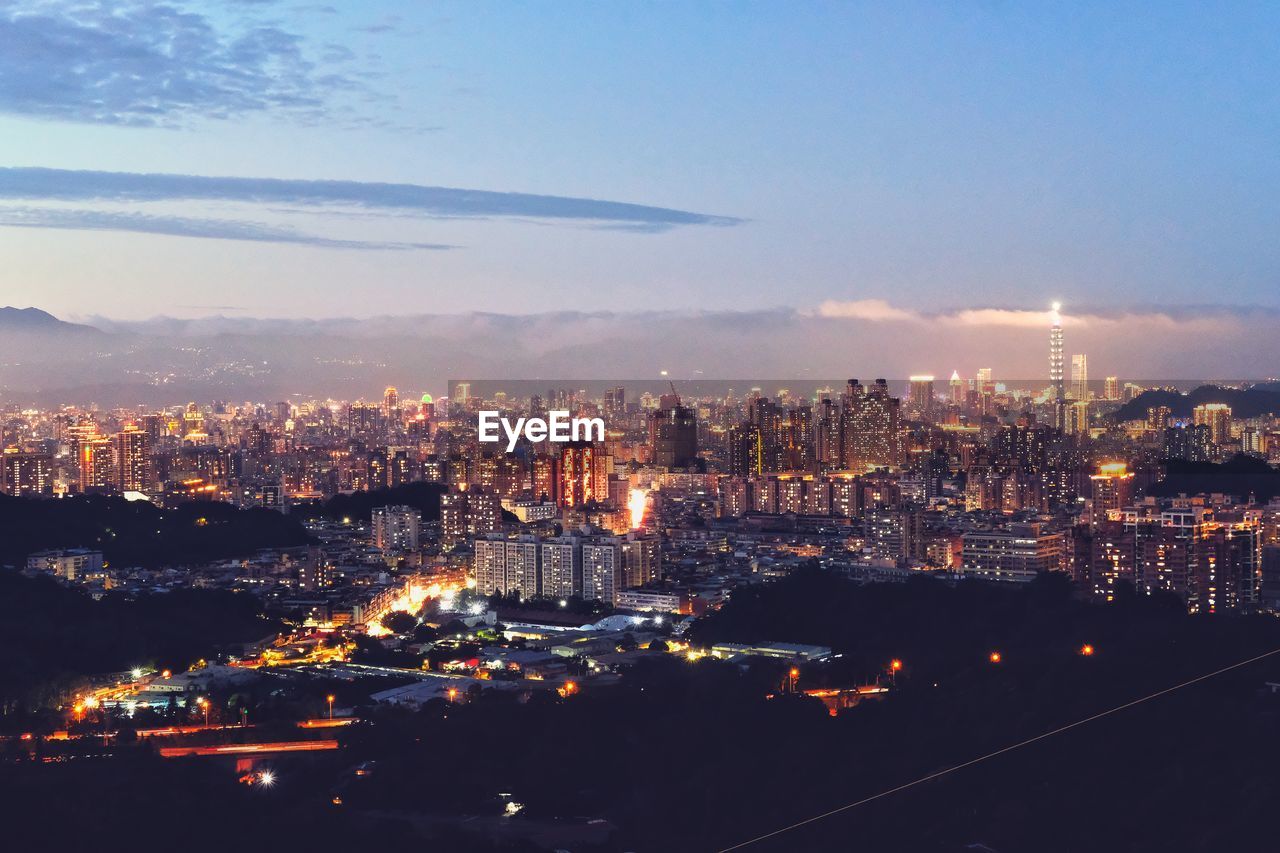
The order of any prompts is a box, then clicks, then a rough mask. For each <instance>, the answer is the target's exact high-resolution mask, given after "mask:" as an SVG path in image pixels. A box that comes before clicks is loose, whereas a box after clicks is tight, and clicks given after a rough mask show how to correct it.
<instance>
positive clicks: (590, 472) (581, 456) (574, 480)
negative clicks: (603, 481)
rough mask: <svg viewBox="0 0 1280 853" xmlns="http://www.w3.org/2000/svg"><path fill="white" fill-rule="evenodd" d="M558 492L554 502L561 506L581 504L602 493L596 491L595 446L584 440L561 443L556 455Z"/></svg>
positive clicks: (596, 497)
mask: <svg viewBox="0 0 1280 853" xmlns="http://www.w3.org/2000/svg"><path fill="white" fill-rule="evenodd" d="M557 459H558V465H557V468H558V470H559V482H558V483H557V485H558V486H559V494H558V495H557V496H556V503H558V504H559V505H560V506H562V507H574V506H582V505H583V504H585V503H588V502H590V501H594V500H600V499H602V498H603V496H602V495H599V494H597V491H596V447H595V445H594V444H591V443H590V442H586V441H570V442H566V443H565V444H562V445H561V446H560V449H559V453H558V455H557Z"/></svg>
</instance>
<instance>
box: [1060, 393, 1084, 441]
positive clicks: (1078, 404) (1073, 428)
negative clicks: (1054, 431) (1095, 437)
mask: <svg viewBox="0 0 1280 853" xmlns="http://www.w3.org/2000/svg"><path fill="white" fill-rule="evenodd" d="M1065 411H1066V423H1065V425H1064V429H1063V432H1065V433H1067V435H1087V434H1088V432H1089V401H1088V400H1074V401H1072V402H1071V403H1070V404H1069V405H1068V406H1066V409H1065Z"/></svg>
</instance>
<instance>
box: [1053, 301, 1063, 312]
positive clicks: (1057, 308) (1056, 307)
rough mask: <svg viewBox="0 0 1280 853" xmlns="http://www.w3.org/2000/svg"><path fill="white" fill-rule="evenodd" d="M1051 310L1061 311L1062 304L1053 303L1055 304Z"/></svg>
mask: <svg viewBox="0 0 1280 853" xmlns="http://www.w3.org/2000/svg"><path fill="white" fill-rule="evenodd" d="M1053 310H1054V311H1061V310H1062V303H1061V302H1055V303H1053Z"/></svg>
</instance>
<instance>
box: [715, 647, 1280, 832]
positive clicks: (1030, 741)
mask: <svg viewBox="0 0 1280 853" xmlns="http://www.w3.org/2000/svg"><path fill="white" fill-rule="evenodd" d="M1275 654H1280V649H1272V650H1271V651H1269V652H1263V653H1262V654H1260V655H1256V656H1254V657H1251V658H1249V659H1248V660H1242V661H1239V662H1238V663H1233V664H1231V665H1230V666H1224V667H1223V668H1222V669H1216V670H1214V671H1213V672H1208V673H1205V674H1204V675H1198V676H1196V677H1195V678H1192V679H1190V680H1188V681H1184V682H1182V683H1181V684H1175V685H1173V686H1172V687H1166V688H1164V689H1163V690H1157V691H1156V692H1155V693H1150V694H1148V695H1146V696H1143V697H1141V698H1139V699H1134V700H1133V701H1131V702H1125V703H1124V704H1123V705H1117V706H1115V707H1114V708H1108V709H1107V710H1105V711H1100V712H1098V713H1097V714H1094V715H1092V716H1089V717H1085V718H1084V719H1082V720H1076V721H1075V722H1074V723H1067V724H1066V725H1064V726H1058V728H1056V729H1051V730H1050V731H1047V732H1041V733H1040V734H1038V735H1035V736H1034V737H1029V738H1027V739H1026V740H1023V741H1019V742H1018V743H1014V744H1010V745H1009V746H1005V747H1001V748H1000V749H997V750H995V751H994V752H988V753H987V754H986V755H980V756H978V757H977V758H971V759H969V760H968V761H966V762H964V763H963V764H957V765H955V766H953V767H948V768H946V769H945V770H939V771H938V772H936V773H930V774H929V775H928V776H921V777H920V778H919V779H913V780H912V781H910V782H905V783H903V784H901V785H898V786H897V787H896V788H890V789H888V790H887V791H881V792H880V793H878V794H872V795H871V796H869V797H864V798H863V799H861V800H858V801H856V802H852V803H846V804H845V805H843V806H839V807H837V808H834V809H831V810H830V811H826V812H823V813H822V814H817V815H814V816H813V817H809V818H805V819H804V820H801V821H796V822H795V823H793V824H790V825H789V826H784V827H782V828H780V829H775V830H773V831H772V832H766V833H765V834H764V835H757V836H756V837H755V838H748V839H747V840H746V841H739V842H738V843H737V844H734V845H733V846H732V847H725V848H722V849H721V850H720V851H719V853H729V851H731V850H741V849H742V848H744V847H748V846H750V845H752V844H756V843H758V842H761V841H765V840H766V839H769V838H773V837H775V836H778V835H782V834H783V833H784V832H790V831H791V830H793V829H799V828H800V827H802V826H807V825H808V824H811V823H816V822H817V821H820V820H824V819H826V818H829V817H831V816H832V815H837V814H840V813H841V812H846V811H849V810H850V809H855V808H857V807H858V806H862V805H866V804H867V803H869V802H872V801H873V800H878V799H881V798H882V797H887V796H889V795H890V794H896V793H898V792H899V791H905V790H906V789H907V788H912V787H915V786H916V785H921V784H923V783H925V782H929V781H931V780H933V779H937V778H938V777H940V776H946V775H947V774H948V773H954V772H956V771H957V770H963V769H964V768H966V767H972V766H973V765H974V764H978V763H980V762H983V761H987V760H988V759H991V758H995V757H996V756H998V755H1003V754H1004V753H1006V752H1012V751H1013V750H1015V749H1021V748H1022V747H1024V746H1029V745H1030V744H1033V743H1035V742H1036V741H1041V740H1044V739H1045V738H1048V737H1053V736H1054V735H1056V734H1061V733H1062V732H1065V731H1067V730H1068V729H1074V728H1076V727H1077V726H1083V725H1084V724H1085V723H1091V722H1093V721H1094V720H1099V719H1102V718H1103V717H1107V716H1110V715H1111V714H1116V713H1119V712H1120V711H1123V710H1125V709H1126V708H1132V707H1133V706H1134V705H1141V704H1142V703H1143V702H1150V701H1151V700H1152V699H1157V698H1159V697H1161V696H1164V695H1166V694H1168V693H1172V692H1174V691H1175V690H1181V689H1182V688H1184V687H1190V686H1191V685H1193V684H1196V683H1198V682H1201V681H1205V680H1206V679H1210V678H1213V677H1215V676H1218V675H1222V674H1223V673H1224V672H1230V671H1231V670H1233V669H1239V668H1240V667H1242V666H1247V665H1249V664H1251V663H1254V662H1255V661H1260V660H1262V659H1263V658H1269V657H1271V656H1272V655H1275Z"/></svg>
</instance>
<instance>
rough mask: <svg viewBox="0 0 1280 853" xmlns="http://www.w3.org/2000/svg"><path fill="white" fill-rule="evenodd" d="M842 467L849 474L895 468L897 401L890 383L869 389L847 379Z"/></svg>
mask: <svg viewBox="0 0 1280 853" xmlns="http://www.w3.org/2000/svg"><path fill="white" fill-rule="evenodd" d="M841 420H842V424H841V426H842V430H841V432H842V434H843V438H844V441H843V444H844V447H843V451H844V454H843V455H844V467H845V468H846V469H847V470H850V471H859V472H860V471H866V470H869V469H872V468H881V467H892V466H895V465H898V464H899V462H900V461H901V458H900V455H901V454H900V443H899V436H898V428H899V422H900V416H899V401H898V399H897V398H896V397H891V396H889V384H888V383H887V382H886V381H885V380H883V379H877V380H876V381H875V384H874V385H871V386H870V387H868V386H865V385H862V384H861V383H860V382H858V380H856V379H850V380H849V385H848V391H847V394H846V397H845V401H844V412H843V415H842V418H841Z"/></svg>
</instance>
